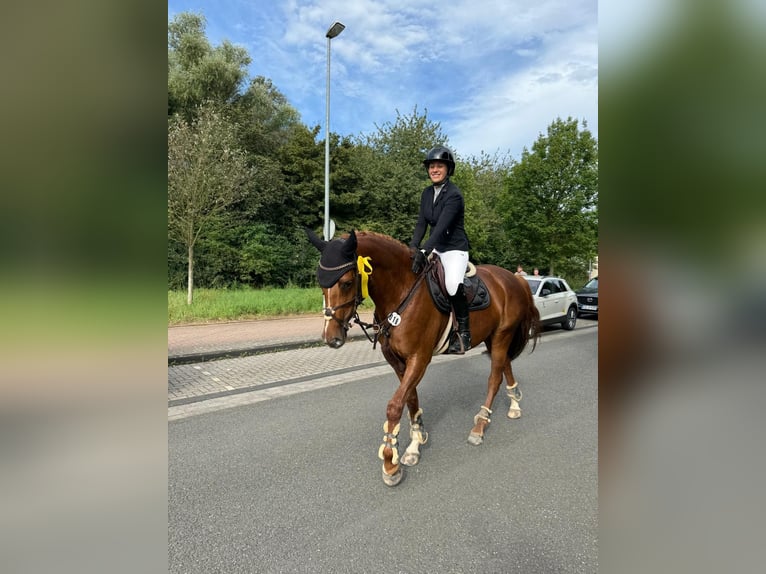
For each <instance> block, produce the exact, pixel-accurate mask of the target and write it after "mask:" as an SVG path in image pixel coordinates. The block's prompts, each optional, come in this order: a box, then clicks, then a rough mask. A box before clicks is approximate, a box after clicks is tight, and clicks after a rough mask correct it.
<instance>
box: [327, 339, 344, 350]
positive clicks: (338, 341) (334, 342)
mask: <svg viewBox="0 0 766 574" xmlns="http://www.w3.org/2000/svg"><path fill="white" fill-rule="evenodd" d="M327 344H328V345H330V346H331V347H332V348H333V349H339V348H340V347H342V346H343V339H339V338H337V337H336V338H334V339H332V340H331V341H329V342H328V343H327Z"/></svg>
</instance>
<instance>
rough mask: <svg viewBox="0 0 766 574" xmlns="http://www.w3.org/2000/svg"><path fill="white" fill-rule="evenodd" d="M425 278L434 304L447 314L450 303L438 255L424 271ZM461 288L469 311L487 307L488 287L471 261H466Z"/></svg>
mask: <svg viewBox="0 0 766 574" xmlns="http://www.w3.org/2000/svg"><path fill="white" fill-rule="evenodd" d="M426 279H427V282H428V291H429V292H430V293H431V299H433V301H434V305H436V308H437V309H438V310H439V311H441V312H442V313H444V314H445V315H449V314H450V312H451V311H452V305H451V304H450V302H449V297H448V296H447V287H446V286H445V284H444V267H443V266H442V262H441V260H440V259H439V258H438V257H434V261H433V265H431V266H430V267H429V269H428V271H427V272H426ZM463 289H464V290H465V299H466V301H468V310H469V311H480V310H482V309H486V308H487V307H489V289H487V286H486V285H485V284H484V281H482V280H481V278H480V277H479V275H478V274H477V273H476V267H474V265H473V264H472V263H468V267H467V268H466V274H465V277H464V279H463Z"/></svg>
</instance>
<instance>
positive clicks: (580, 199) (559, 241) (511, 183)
mask: <svg viewBox="0 0 766 574" xmlns="http://www.w3.org/2000/svg"><path fill="white" fill-rule="evenodd" d="M597 202H598V145H597V142H596V140H595V139H594V138H593V136H592V135H591V133H590V131H588V129H587V124H586V123H585V122H583V129H582V130H580V129H579V122H578V121H577V120H575V119H572V118H568V119H567V120H566V121H564V120H561V119H560V118H557V119H556V120H554V121H553V123H551V125H550V126H549V127H548V131H547V135H542V134H541V135H540V137H539V138H538V139H537V140H536V141H535V142H534V144H532V151H528V150H527V149H526V148H524V150H523V152H522V156H521V161H520V162H519V163H517V164H516V165H514V166H513V168H512V169H511V171H510V175H509V177H508V181H507V187H506V193H505V197H504V200H503V201H502V208H503V209H504V211H505V212H504V213H503V218H504V223H505V229H506V232H507V233H508V237H509V238H510V244H511V253H512V256H514V257H516V258H517V261H515V262H514V264H516V263H521V264H523V265H524V266H525V267H532V266H537V267H539V268H541V269H546V268H547V272H548V273H549V274H560V275H565V276H566V275H569V276H572V275H574V276H577V277H579V276H581V275H582V274H583V273H584V272H585V270H586V269H587V262H588V261H589V260H590V259H591V258H592V257H593V256H594V255H595V254H596V252H597V244H598V211H597Z"/></svg>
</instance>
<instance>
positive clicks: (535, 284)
mask: <svg viewBox="0 0 766 574" xmlns="http://www.w3.org/2000/svg"><path fill="white" fill-rule="evenodd" d="M527 282H528V283H529V288H530V289H532V293H536V292H537V287H538V285H540V280H539V279H527Z"/></svg>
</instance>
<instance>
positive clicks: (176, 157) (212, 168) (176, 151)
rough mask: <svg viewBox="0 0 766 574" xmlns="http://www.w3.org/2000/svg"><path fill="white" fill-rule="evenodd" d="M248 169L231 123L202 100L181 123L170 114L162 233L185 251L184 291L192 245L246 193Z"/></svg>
mask: <svg viewBox="0 0 766 574" xmlns="http://www.w3.org/2000/svg"><path fill="white" fill-rule="evenodd" d="M252 177H253V174H252V169H251V167H250V166H249V164H248V162H247V158H246V155H245V153H244V152H243V151H242V150H240V149H238V148H237V139H236V126H234V125H233V124H231V123H230V122H229V121H228V120H227V119H226V118H225V117H224V116H223V114H222V113H221V112H219V111H217V110H216V108H215V106H214V105H212V104H207V105H205V106H203V107H202V108H201V109H200V111H199V112H198V115H197V118H196V119H195V120H193V121H192V122H187V121H186V120H185V119H184V118H182V117H180V116H176V117H175V118H173V119H172V120H171V122H170V126H169V130H168V235H169V238H170V239H174V240H177V241H180V242H181V243H182V244H183V245H184V246H185V247H186V250H187V263H188V274H187V277H188V292H187V302H188V303H189V304H191V303H192V298H193V296H192V295H193V289H194V245H195V243H196V242H197V240H198V239H199V237H200V235H202V234H203V233H205V232H206V231H209V230H210V229H211V227H213V225H214V223H216V222H220V220H221V218H222V217H224V215H225V214H226V210H227V209H228V208H229V206H231V205H232V204H233V203H235V202H236V201H238V200H240V199H241V198H242V197H243V195H244V194H245V193H246V190H247V187H248V185H249V184H250V182H251V180H252Z"/></svg>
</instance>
